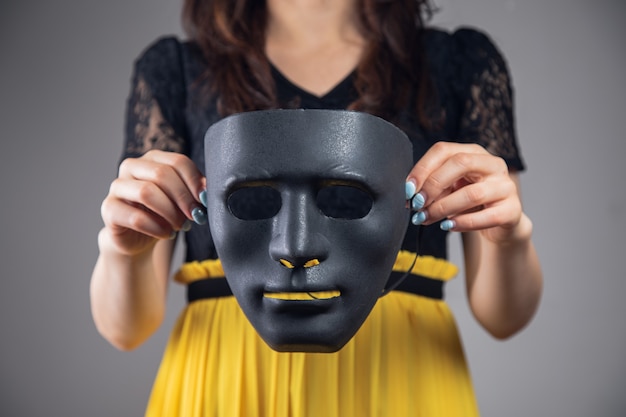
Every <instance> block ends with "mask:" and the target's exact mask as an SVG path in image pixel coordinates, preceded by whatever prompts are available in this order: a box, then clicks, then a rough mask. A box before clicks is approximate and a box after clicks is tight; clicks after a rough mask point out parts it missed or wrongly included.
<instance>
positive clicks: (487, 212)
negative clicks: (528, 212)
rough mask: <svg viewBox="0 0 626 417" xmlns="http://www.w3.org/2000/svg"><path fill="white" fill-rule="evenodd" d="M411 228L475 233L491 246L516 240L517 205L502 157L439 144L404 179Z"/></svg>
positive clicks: (515, 190)
mask: <svg viewBox="0 0 626 417" xmlns="http://www.w3.org/2000/svg"><path fill="white" fill-rule="evenodd" d="M406 189H407V199H410V204H411V207H412V209H413V210H415V211H416V213H415V214H414V215H413V217H412V221H413V223H414V224H424V225H428V224H432V223H435V222H438V221H440V220H444V221H443V222H442V223H441V228H442V229H444V230H454V231H459V232H467V231H480V232H481V234H483V235H484V236H485V237H486V238H487V239H489V240H491V241H493V242H496V243H497V242H505V241H509V240H511V239H514V238H515V237H517V235H518V233H516V229H517V226H518V224H519V223H520V219H521V218H522V204H521V201H520V196H519V192H518V187H517V184H516V182H515V181H514V180H513V178H511V176H510V175H509V170H508V167H507V165H506V163H505V162H504V160H503V159H502V158H499V157H497V156H494V155H492V154H490V153H489V152H487V151H486V150H485V149H484V148H483V147H482V146H480V145H476V144H463V143H449V142H438V143H436V144H435V145H433V146H432V147H431V148H430V149H429V150H428V151H427V152H426V154H424V156H423V157H422V158H421V159H420V160H419V161H418V162H417V163H416V164H415V166H414V167H413V169H412V170H411V172H410V173H409V175H408V177H407V186H406Z"/></svg>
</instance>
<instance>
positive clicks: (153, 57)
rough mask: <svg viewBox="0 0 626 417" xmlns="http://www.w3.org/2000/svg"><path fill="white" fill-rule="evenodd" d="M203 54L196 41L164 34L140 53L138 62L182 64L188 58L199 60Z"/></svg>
mask: <svg viewBox="0 0 626 417" xmlns="http://www.w3.org/2000/svg"><path fill="white" fill-rule="evenodd" d="M201 56H202V54H201V53H200V49H199V48H198V46H197V44H196V43H195V42H191V41H189V40H182V39H180V38H179V37H177V36H175V35H164V36H161V37H159V38H156V39H155V40H154V41H152V42H151V43H150V44H148V45H147V46H146V47H145V48H144V49H143V50H142V51H141V52H140V54H139V55H138V57H137V58H136V60H135V62H136V64H143V65H146V66H160V67H168V66H170V67H171V66H180V65H181V64H184V62H185V61H186V60H189V59H192V60H199V59H201Z"/></svg>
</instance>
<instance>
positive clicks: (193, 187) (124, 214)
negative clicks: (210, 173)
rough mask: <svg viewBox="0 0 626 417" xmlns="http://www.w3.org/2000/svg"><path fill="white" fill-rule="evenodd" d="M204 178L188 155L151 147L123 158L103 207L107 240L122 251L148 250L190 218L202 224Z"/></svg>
mask: <svg viewBox="0 0 626 417" xmlns="http://www.w3.org/2000/svg"><path fill="white" fill-rule="evenodd" d="M205 187H206V179H205V178H204V177H203V175H202V173H201V172H200V171H199V170H198V168H197V167H196V166H195V164H194V163H193V161H191V159H189V158H188V157H187V156H185V155H182V154H178V153H173V152H165V151H160V150H151V151H148V152H147V153H146V154H144V155H143V156H141V157H140V158H128V159H125V160H124V161H123V162H122V163H121V165H120V168H119V175H118V178H117V179H115V180H114V181H113V183H112V184H111V187H110V189H109V194H108V195H107V196H106V198H105V199H104V201H103V202H102V206H101V214H102V219H103V220H104V224H105V229H106V232H108V234H109V241H110V242H111V243H112V245H113V246H114V248H115V250H116V251H118V252H119V253H121V254H124V255H136V254H140V253H142V252H145V251H146V250H149V249H151V248H152V247H153V246H154V244H155V243H156V242H157V241H158V240H160V239H170V238H173V237H174V236H176V232H177V231H179V230H181V229H184V228H186V227H187V226H188V225H190V223H189V222H190V221H191V220H193V221H195V222H196V223H200V224H202V223H206V219H207V218H206V210H205V209H204V206H203V205H202V203H201V200H200V193H201V192H202V191H203V190H204V189H205Z"/></svg>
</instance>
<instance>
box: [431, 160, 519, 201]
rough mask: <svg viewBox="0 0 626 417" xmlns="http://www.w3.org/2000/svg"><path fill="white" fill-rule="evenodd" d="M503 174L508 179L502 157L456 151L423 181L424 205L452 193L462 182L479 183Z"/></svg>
mask: <svg viewBox="0 0 626 417" xmlns="http://www.w3.org/2000/svg"><path fill="white" fill-rule="evenodd" d="M502 175H506V178H507V179H508V173H507V167H506V163H504V161H503V160H502V159H501V158H498V157H495V156H493V155H490V154H486V153H485V154H476V153H462V152H459V153H455V154H453V155H451V156H450V157H449V158H448V159H447V160H445V161H444V162H443V163H442V165H440V166H439V167H438V168H436V169H435V170H433V171H432V172H431V174H430V175H429V176H428V178H426V180H425V181H424V182H423V185H422V188H421V190H420V192H421V193H422V195H423V196H424V197H425V199H424V200H425V202H424V206H428V205H429V204H430V203H431V202H433V201H437V200H439V199H441V198H442V197H443V196H445V195H447V194H450V193H451V192H453V191H454V190H455V189H456V188H458V187H459V185H460V184H471V183H477V182H480V181H483V180H486V179H488V178H491V177H494V176H495V177H500V176H502ZM463 188H465V187H463Z"/></svg>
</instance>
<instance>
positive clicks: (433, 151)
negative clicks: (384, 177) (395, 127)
mask: <svg viewBox="0 0 626 417" xmlns="http://www.w3.org/2000/svg"><path fill="white" fill-rule="evenodd" d="M456 153H476V154H485V153H487V151H486V150H485V149H484V148H483V147H482V146H480V145H476V144H465V143H451V142H437V143H435V144H434V145H433V146H431V147H430V149H428V151H427V152H426V153H425V154H424V155H423V156H422V157H421V158H420V160H419V161H418V162H417V163H416V164H415V165H414V166H413V168H412V170H411V172H410V173H409V175H408V176H407V181H408V182H410V183H412V184H413V185H414V187H415V191H420V190H421V189H422V186H423V185H424V182H425V181H426V179H427V178H428V177H430V175H431V173H432V172H433V171H435V170H436V169H438V168H439V167H440V166H441V165H443V163H444V162H445V161H447V160H448V159H449V158H450V157H451V156H453V155H454V154H456Z"/></svg>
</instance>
